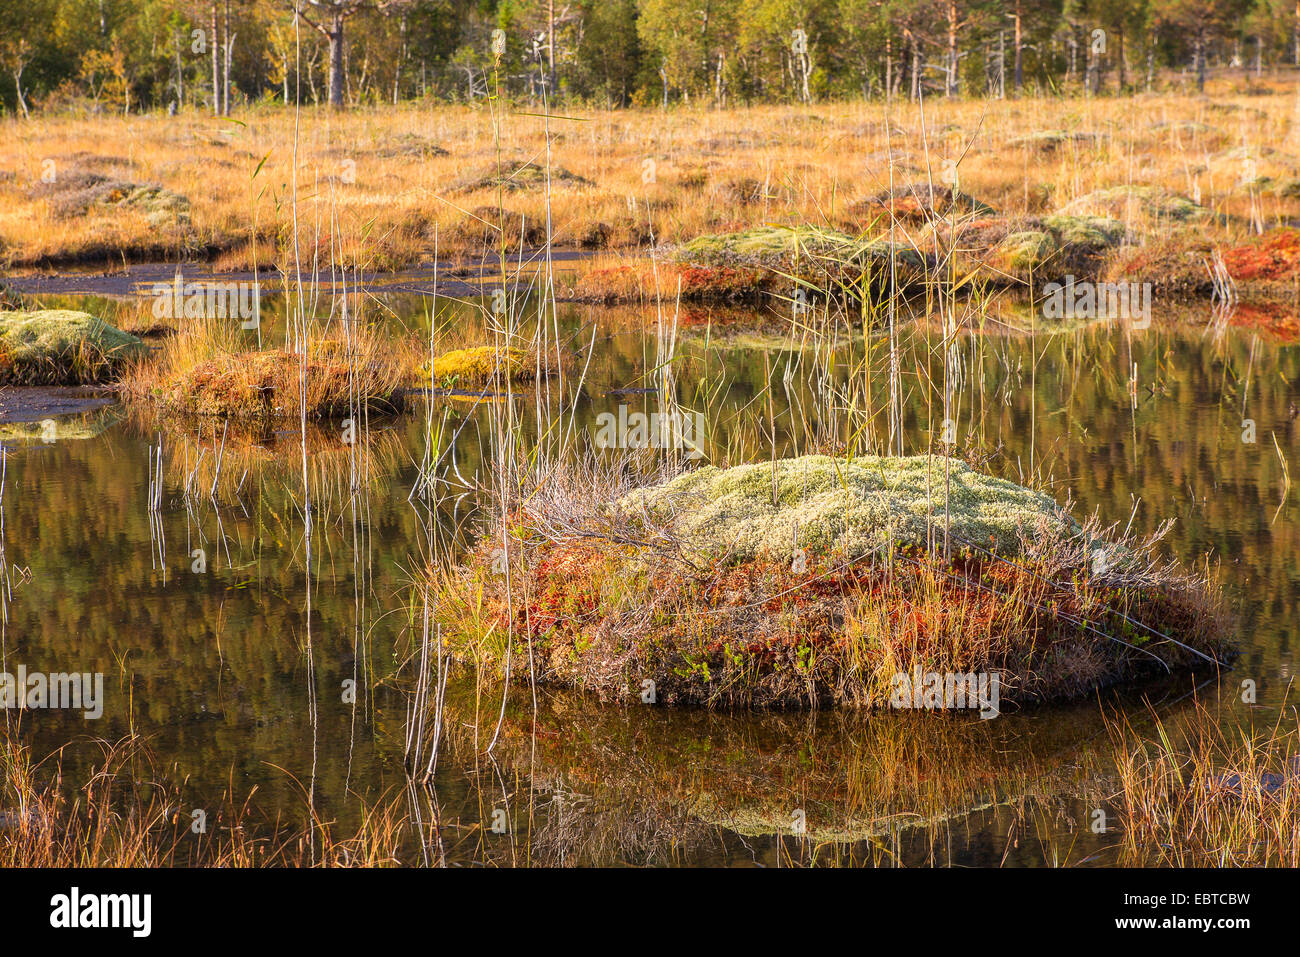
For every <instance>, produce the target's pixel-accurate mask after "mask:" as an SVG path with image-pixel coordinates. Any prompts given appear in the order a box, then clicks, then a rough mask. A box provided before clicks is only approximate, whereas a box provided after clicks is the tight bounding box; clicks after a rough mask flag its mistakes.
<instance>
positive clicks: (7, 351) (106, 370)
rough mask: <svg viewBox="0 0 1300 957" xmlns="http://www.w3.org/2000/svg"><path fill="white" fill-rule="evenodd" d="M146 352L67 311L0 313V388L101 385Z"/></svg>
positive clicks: (90, 319) (131, 339)
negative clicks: (2, 385)
mask: <svg viewBox="0 0 1300 957" xmlns="http://www.w3.org/2000/svg"><path fill="white" fill-rule="evenodd" d="M146 351H147V347H146V346H145V344H144V343H143V342H142V341H140V340H139V339H137V338H136V337H135V336H133V335H131V334H129V333H126V332H123V331H122V330H120V329H118V328H116V327H114V326H110V325H109V324H108V323H106V322H104V321H103V320H102V319H97V318H96V317H94V316H91V315H88V314H87V313H84V312H74V311H72V310H68V309H38V310H27V311H20V312H0V383H3V384H6V385H88V384H91V383H96V382H106V381H108V380H109V379H111V378H112V377H113V376H114V375H115V374H117V372H119V371H120V370H121V368H122V367H123V366H124V365H125V364H126V363H127V362H129V361H131V360H132V359H135V358H138V357H140V356H142V355H144V354H145V352H146Z"/></svg>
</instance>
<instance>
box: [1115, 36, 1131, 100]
mask: <svg viewBox="0 0 1300 957" xmlns="http://www.w3.org/2000/svg"><path fill="white" fill-rule="evenodd" d="M1115 35H1116V36H1117V37H1118V38H1119V51H1118V57H1117V60H1118V62H1119V92H1121V93H1123V92H1124V87H1125V86H1127V85H1128V77H1127V75H1126V71H1125V70H1124V31H1123V30H1122V29H1120V30H1116V31H1115Z"/></svg>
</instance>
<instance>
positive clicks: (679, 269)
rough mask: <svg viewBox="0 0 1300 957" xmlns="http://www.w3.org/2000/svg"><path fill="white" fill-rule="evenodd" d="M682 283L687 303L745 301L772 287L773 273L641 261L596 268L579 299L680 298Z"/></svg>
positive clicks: (580, 282) (582, 285)
mask: <svg viewBox="0 0 1300 957" xmlns="http://www.w3.org/2000/svg"><path fill="white" fill-rule="evenodd" d="M679 283H680V291H681V298H682V300H683V301H684V302H697V303H698V302H715V303H717V302H743V301H746V300H750V299H754V298H756V297H758V296H760V295H762V294H764V293H765V292H766V291H767V290H768V289H770V288H771V287H772V283H773V276H772V274H771V273H768V272H766V271H765V270H760V269H747V268H744V267H736V266H699V265H689V264H680V263H660V264H659V265H658V266H657V267H656V266H654V265H652V264H651V263H639V264H637V265H629V266H613V267H609V268H605V269H593V270H592V271H591V272H589V273H587V274H586V275H584V276H583V277H582V278H581V279H579V280H578V283H577V285H576V286H575V288H574V294H575V295H576V296H577V298H579V299H583V300H587V301H592V302H603V303H617V302H655V301H656V300H662V301H665V302H672V301H674V300H676V298H677V294H678V290H679Z"/></svg>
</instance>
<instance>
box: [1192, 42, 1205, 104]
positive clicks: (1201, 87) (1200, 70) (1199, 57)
mask: <svg viewBox="0 0 1300 957" xmlns="http://www.w3.org/2000/svg"><path fill="white" fill-rule="evenodd" d="M1203 46H1204V41H1203V40H1202V39H1201V37H1199V36H1198V37H1197V38H1196V45H1195V47H1194V50H1195V56H1196V92H1197V93H1204V92H1205V50H1204V49H1203Z"/></svg>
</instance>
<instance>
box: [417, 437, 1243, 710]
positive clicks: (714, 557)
mask: <svg viewBox="0 0 1300 957" xmlns="http://www.w3.org/2000/svg"><path fill="white" fill-rule="evenodd" d="M584 486H586V487H590V485H588V484H587V483H586V482H585V481H583V482H577V481H575V482H574V483H573V487H575V488H579V487H584ZM527 508H528V509H529V511H527V512H526V513H519V514H512V515H510V516H508V517H507V520H506V521H505V522H504V523H502V522H501V521H500V519H495V520H493V525H492V526H491V528H492V529H494V531H493V532H492V533H491V534H489V535H488V536H485V539H484V540H483V541H482V542H481V544H480V545H479V547H478V548H477V549H476V550H474V551H473V552H472V553H471V554H470V555H469V556H468V558H467V560H466V561H465V562H464V563H463V564H462V565H461V566H459V567H458V568H455V569H451V570H444V571H441V572H438V573H435V574H434V575H433V576H432V581H431V591H432V593H433V594H434V595H435V596H436V612H435V613H436V616H437V620H438V622H439V623H440V625H441V626H442V634H443V636H444V638H445V639H446V641H447V647H448V648H449V649H450V651H451V652H452V654H453V655H454V656H456V657H458V658H459V659H460V660H462V661H467V662H469V661H472V662H474V663H475V664H476V667H478V668H479V669H486V671H487V672H488V673H492V672H496V673H498V674H503V673H504V669H505V667H506V665H505V662H506V661H507V660H514V661H516V662H517V661H519V660H520V656H521V655H522V654H523V648H524V647H525V646H526V647H527V649H528V652H527V656H528V657H527V660H528V661H530V662H532V663H533V667H534V677H535V678H536V680H538V681H539V682H543V683H552V684H557V685H565V686H570V687H574V688H578V689H580V690H583V691H589V692H593V693H596V694H598V695H601V696H603V697H607V698H614V699H624V700H633V699H635V698H636V696H637V695H639V694H640V693H641V692H642V691H643V690H644V688H645V687H647V685H646V682H647V681H648V682H652V685H651V686H652V687H653V688H654V689H655V694H656V695H657V698H658V700H660V701H663V702H667V703H702V704H707V705H710V706H721V707H754V706H772V707H815V706H818V705H822V704H844V705H851V706H854V707H862V708H885V707H891V706H897V704H896V703H895V700H894V697H893V694H892V693H893V691H894V690H895V688H896V681H897V679H898V677H899V676H900V675H912V674H927V675H928V674H947V675H950V676H951V675H973V674H982V675H986V676H988V675H996V676H998V681H999V682H1000V688H1001V691H1000V695H1001V700H1002V701H1003V702H1004V703H1007V704H1011V703H1025V702H1032V701H1045V700H1059V699H1067V698H1072V697H1077V696H1080V695H1083V694H1087V693H1090V692H1092V691H1094V690H1096V689H1097V688H1100V687H1103V686H1106V685H1109V684H1113V683H1116V682H1119V681H1124V680H1129V679H1132V678H1135V677H1137V676H1140V675H1143V674H1148V673H1151V672H1156V671H1158V672H1161V673H1163V672H1165V671H1167V670H1169V669H1172V668H1175V667H1187V666H1192V665H1196V664H1208V663H1217V662H1219V661H1222V660H1224V658H1225V657H1226V656H1227V654H1228V652H1227V645H1226V641H1225V638H1224V634H1223V621H1222V616H1221V613H1220V612H1219V609H1218V606H1217V600H1216V599H1215V597H1214V595H1213V593H1212V591H1211V590H1210V588H1209V586H1208V585H1207V584H1206V583H1205V582H1204V581H1203V580H1200V579H1194V578H1191V577H1188V576H1185V575H1183V574H1181V573H1175V572H1173V571H1172V570H1170V569H1169V568H1167V567H1164V566H1160V565H1158V564H1157V563H1156V562H1154V561H1153V560H1152V559H1150V558H1149V557H1147V556H1146V554H1145V553H1144V552H1143V550H1142V549H1140V548H1139V547H1137V546H1136V545H1135V543H1130V542H1123V541H1116V540H1110V539H1108V538H1107V537H1106V536H1104V535H1101V534H1099V533H1098V532H1097V530H1096V529H1092V528H1090V527H1087V526H1084V527H1081V526H1080V525H1079V524H1078V523H1076V522H1075V521H1074V520H1073V519H1072V518H1071V517H1070V516H1069V515H1068V514H1067V513H1066V512H1065V510H1063V509H1062V508H1060V507H1059V506H1057V505H1056V503H1055V502H1054V501H1053V500H1052V499H1051V498H1050V497H1049V496H1046V495H1044V494H1042V493H1039V492H1035V491H1033V490H1031V489H1028V488H1025V487H1023V486H1020V485H1017V484H1016V483H1014V482H1009V481H1005V480H1002V479H998V478H994V477H992V476H989V475H985V474H982V473H980V472H977V471H975V470H974V469H971V468H969V467H968V466H966V465H964V464H963V463H961V462H958V461H956V460H945V459H943V458H941V457H929V458H927V457H914V458H873V457H862V458H857V459H854V460H852V461H848V460H845V459H837V458H830V457H826V456H805V457H801V458H795V459H787V460H780V461H777V462H775V463H762V464H754V465H742V466H737V467H734V468H730V469H719V468H714V467H705V468H702V469H699V470H698V471H694V472H689V473H686V474H683V475H679V476H677V477H675V478H672V479H670V480H667V481H664V482H662V483H658V484H655V485H652V486H649V487H646V488H641V489H638V490H636V491H633V492H630V493H624V494H622V495H619V496H613V497H611V498H610V499H609V500H607V501H604V502H603V503H602V502H597V501H593V502H592V503H591V508H590V511H589V513H588V514H586V515H583V514H576V507H575V505H574V503H573V502H572V500H571V499H566V500H565V504H564V505H563V510H564V513H563V514H550V513H548V512H547V511H546V507H545V506H540V505H535V504H530V505H528V506H527ZM534 509H539V510H540V511H535V510H534ZM502 527H505V528H508V529H509V530H510V531H509V535H510V538H509V540H508V541H507V542H506V543H505V545H506V547H505V548H504V549H503V548H502V544H503V543H502V540H501V537H500V535H501V532H500V529H501V528H502ZM512 655H513V659H512ZM480 673H482V672H480Z"/></svg>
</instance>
